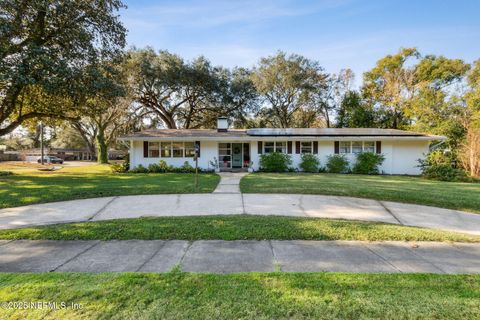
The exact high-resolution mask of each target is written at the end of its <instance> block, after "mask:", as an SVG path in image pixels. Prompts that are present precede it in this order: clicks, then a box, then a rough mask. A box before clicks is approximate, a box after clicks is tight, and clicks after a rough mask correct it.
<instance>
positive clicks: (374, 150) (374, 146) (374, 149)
mask: <svg viewBox="0 0 480 320" xmlns="http://www.w3.org/2000/svg"><path fill="white" fill-rule="evenodd" d="M366 142H369V143H371V144H372V150H371V151H365V143H366ZM362 150H363V152H373V153H375V152H376V150H377V146H376V143H375V141H363V148H362Z"/></svg>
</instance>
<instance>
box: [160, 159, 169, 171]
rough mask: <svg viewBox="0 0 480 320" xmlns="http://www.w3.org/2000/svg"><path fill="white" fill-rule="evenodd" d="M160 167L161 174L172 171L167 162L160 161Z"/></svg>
mask: <svg viewBox="0 0 480 320" xmlns="http://www.w3.org/2000/svg"><path fill="white" fill-rule="evenodd" d="M158 167H159V170H160V172H168V170H169V169H170V166H169V165H168V164H167V161H165V160H160V162H159V163H158Z"/></svg>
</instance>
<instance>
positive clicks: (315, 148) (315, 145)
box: [313, 141, 318, 154]
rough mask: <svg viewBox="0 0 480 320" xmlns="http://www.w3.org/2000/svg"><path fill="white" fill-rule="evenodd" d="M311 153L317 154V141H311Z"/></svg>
mask: <svg viewBox="0 0 480 320" xmlns="http://www.w3.org/2000/svg"><path fill="white" fill-rule="evenodd" d="M313 153H315V154H317V153H318V141H313Z"/></svg>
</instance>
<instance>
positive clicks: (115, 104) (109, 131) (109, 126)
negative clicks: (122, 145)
mask: <svg viewBox="0 0 480 320" xmlns="http://www.w3.org/2000/svg"><path fill="white" fill-rule="evenodd" d="M89 105H90V106H91V108H90V110H91V111H90V112H89V113H88V114H85V115H84V116H83V117H81V118H80V119H78V120H75V121H72V122H71V124H72V126H73V127H74V128H75V129H76V130H77V131H78V133H79V134H80V136H81V137H82V138H83V140H84V141H85V144H86V145H87V148H88V149H89V152H91V153H92V154H96V155H97V161H98V162H99V163H108V146H109V145H111V144H112V143H113V142H114V141H115V139H116V138H117V137H118V134H119V133H121V132H122V131H125V130H122V129H123V128H125V125H126V123H127V122H128V107H129V105H130V101H129V100H127V99H125V98H116V99H111V100H100V99H96V100H93V101H90V102H89Z"/></svg>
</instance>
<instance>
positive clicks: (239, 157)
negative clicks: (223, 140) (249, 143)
mask: <svg viewBox="0 0 480 320" xmlns="http://www.w3.org/2000/svg"><path fill="white" fill-rule="evenodd" d="M242 164H243V152H242V144H241V143H232V168H241V167H242Z"/></svg>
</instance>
